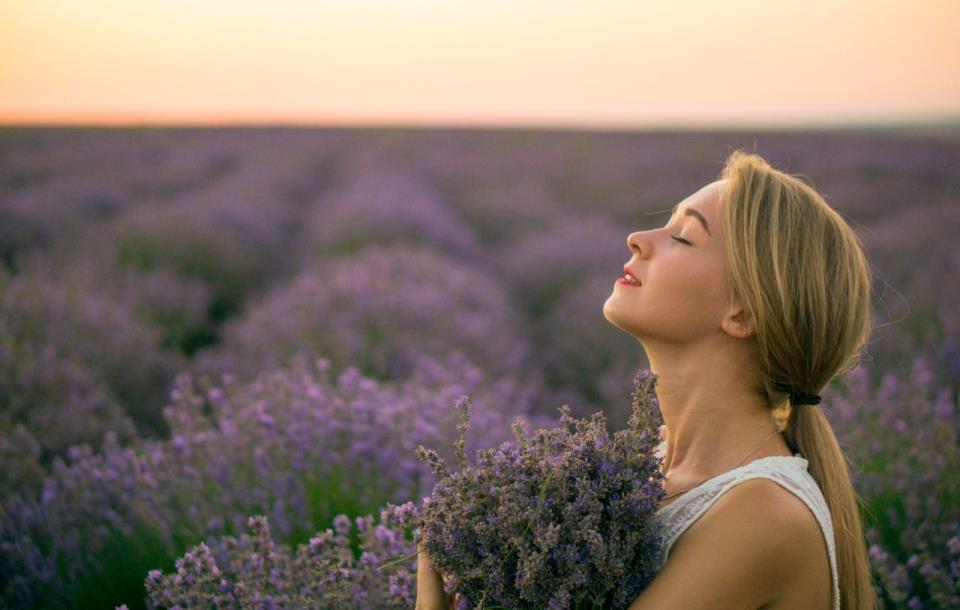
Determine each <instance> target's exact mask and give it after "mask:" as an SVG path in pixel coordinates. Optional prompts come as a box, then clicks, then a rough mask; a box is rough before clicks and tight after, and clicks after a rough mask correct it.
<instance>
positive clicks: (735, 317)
mask: <svg viewBox="0 0 960 610" xmlns="http://www.w3.org/2000/svg"><path fill="white" fill-rule="evenodd" d="M720 327H721V328H723V330H724V332H726V333H727V334H728V335H731V336H733V337H736V338H738V339H746V338H748V337H750V336H752V335H753V333H754V332H755V330H756V328H755V325H754V321H753V316H752V315H750V312H748V311H747V310H746V309H744V308H743V307H742V306H741V305H739V304H734V305H731V306H730V309H729V310H728V311H727V314H726V315H725V316H723V320H721V322H720Z"/></svg>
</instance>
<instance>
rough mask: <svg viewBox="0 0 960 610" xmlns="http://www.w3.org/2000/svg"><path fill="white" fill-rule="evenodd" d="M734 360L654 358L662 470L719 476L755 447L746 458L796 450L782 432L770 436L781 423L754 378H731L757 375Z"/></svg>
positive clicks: (749, 459) (684, 473) (750, 459)
mask: <svg viewBox="0 0 960 610" xmlns="http://www.w3.org/2000/svg"><path fill="white" fill-rule="evenodd" d="M733 361H735V359H726V360H725V359H717V361H712V362H710V363H704V362H703V361H702V360H699V361H697V360H688V361H687V366H684V360H682V359H678V358H676V357H673V358H670V359H669V360H663V362H669V363H670V365H669V366H659V362H654V360H653V359H651V370H652V371H653V372H654V374H656V375H657V385H656V394H657V400H658V402H659V405H660V411H661V413H662V414H663V419H664V423H665V424H666V427H667V431H666V433H667V434H666V438H667V441H666V452H665V454H664V462H663V472H664V474H666V475H667V476H668V477H669V476H670V475H671V474H682V476H684V477H694V478H695V477H712V476H716V475H718V474H721V473H723V472H725V471H727V470H729V469H731V468H733V467H735V466H736V465H737V462H738V461H740V460H742V459H743V458H744V457H745V454H747V453H748V452H749V451H751V450H753V449H756V451H754V452H753V453H752V454H750V455H749V456H747V457H746V460H745V461H744V463H748V462H750V461H753V460H754V459H758V458H761V457H766V456H770V455H792V454H791V452H790V450H789V448H788V447H787V444H786V441H785V440H784V439H783V436H782V435H780V434H775V435H773V437H772V438H768V437H769V436H770V433H771V432H773V431H774V430H776V429H777V424H776V420H775V419H774V417H773V413H772V411H771V410H770V408H769V406H768V405H767V404H766V401H765V399H764V398H763V397H762V396H761V395H759V393H758V392H756V391H755V390H754V389H753V387H754V386H753V385H752V383H751V382H746V383H745V382H743V381H740V382H731V381H730V380H744V379H747V380H750V379H752V378H753V377H752V376H751V375H748V374H747V373H748V371H744V370H737V369H736V368H735V367H734V366H733V364H732V362H733ZM654 367H655V368H654ZM694 371H695V373H694ZM764 439H766V440H764ZM761 443H762V446H759V447H758V445H761Z"/></svg>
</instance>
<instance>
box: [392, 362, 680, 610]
mask: <svg viewBox="0 0 960 610" xmlns="http://www.w3.org/2000/svg"><path fill="white" fill-rule="evenodd" d="M654 383H655V377H654V376H652V375H649V374H647V373H644V372H643V371H641V372H639V373H638V374H637V376H636V377H635V387H636V388H637V391H636V393H635V395H634V410H633V413H632V415H631V418H630V422H629V428H628V429H625V430H621V431H618V432H617V433H615V434H614V435H613V437H612V438H611V437H610V436H609V435H608V434H607V430H606V427H605V418H604V416H603V413H601V412H598V413H595V414H594V415H593V417H592V418H591V419H590V420H589V421H588V420H586V419H582V420H577V419H574V418H572V417H570V416H569V407H568V406H567V405H563V406H561V407H560V412H561V417H560V424H561V426H560V427H559V428H553V429H538V430H536V431H535V432H534V433H532V434H531V433H529V432H528V431H527V429H526V426H525V425H524V423H523V422H522V421H518V422H515V423H514V425H513V432H514V436H515V438H516V444H511V443H503V444H501V445H500V446H499V447H498V448H496V449H484V450H481V451H479V452H477V464H476V465H475V466H471V465H469V464H468V462H467V458H466V455H465V453H464V452H463V450H462V448H463V443H464V438H465V434H466V429H467V422H468V421H469V416H470V405H469V402H468V400H467V399H466V397H464V398H463V399H462V400H461V401H460V402H459V403H458V409H459V410H460V412H461V425H460V426H458V430H459V432H460V436H459V438H458V441H457V443H456V448H457V463H458V465H459V471H458V472H456V473H451V472H450V471H449V470H448V467H447V465H446V463H445V462H444V460H443V459H442V458H441V457H440V456H439V455H437V453H436V452H435V451H433V450H430V449H426V448H424V447H423V446H422V445H421V446H420V447H418V449H417V456H418V457H419V458H420V459H421V460H422V461H424V462H426V463H428V464H429V465H430V466H431V468H432V469H433V471H434V473H435V474H436V475H437V476H438V477H439V478H440V480H439V482H438V483H437V484H436V486H435V487H434V488H433V492H432V493H431V494H430V496H428V497H426V498H424V500H423V505H422V507H419V508H418V507H416V506H414V505H412V503H407V504H403V505H400V506H397V505H388V506H387V508H386V509H385V511H384V516H385V519H386V520H388V521H389V522H391V523H396V524H398V525H399V526H402V527H407V528H419V529H420V530H421V531H422V533H421V540H422V541H423V543H424V545H425V548H426V550H427V552H428V553H429V555H430V558H431V562H432V563H433V564H434V566H435V567H436V569H437V570H439V571H440V573H441V574H443V575H444V576H445V578H446V580H445V583H444V589H445V590H446V592H447V593H448V594H454V593H457V594H459V595H460V596H461V597H462V599H463V600H465V604H466V605H468V607H476V608H493V607H508V608H536V609H541V608H551V609H552V608H556V609H562V608H626V607H628V606H629V605H630V604H631V603H632V602H633V601H634V600H635V599H636V597H637V596H638V595H639V594H640V593H641V592H642V591H643V590H644V588H645V587H646V586H647V585H648V584H649V583H650V581H651V580H653V577H654V576H655V574H656V569H657V567H656V566H657V559H656V558H657V554H658V552H659V550H660V548H661V546H662V539H661V537H660V532H659V525H658V522H657V520H656V514H655V513H656V509H657V505H658V503H659V501H660V499H661V498H662V497H663V493H664V492H663V486H662V475H661V474H660V469H659V468H660V461H659V458H657V457H655V456H654V455H653V450H654V448H655V446H656V443H657V442H658V432H659V423H658V419H659V413H658V411H657V410H656V408H655V407H654V406H653V403H652V400H651V392H652V390H653V387H654Z"/></svg>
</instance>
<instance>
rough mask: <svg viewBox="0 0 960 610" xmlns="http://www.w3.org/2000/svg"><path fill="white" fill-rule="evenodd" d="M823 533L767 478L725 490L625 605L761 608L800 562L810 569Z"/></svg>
mask: <svg viewBox="0 0 960 610" xmlns="http://www.w3.org/2000/svg"><path fill="white" fill-rule="evenodd" d="M822 545H823V543H822V534H821V533H820V526H819V524H818V522H817V520H816V517H815V516H814V515H813V513H812V512H810V510H809V508H807V505H806V504H805V503H804V502H803V501H802V500H801V499H800V498H798V497H797V496H796V495H794V494H793V493H791V492H790V491H789V490H787V489H784V488H783V487H781V486H780V485H778V484H777V483H775V482H774V481H771V480H769V479H762V478H759V479H749V480H747V481H744V482H743V483H739V484H737V485H736V486H734V487H733V488H731V489H729V490H728V491H727V492H725V493H724V494H723V495H722V496H720V498H719V499H718V500H717V501H716V502H715V503H714V504H713V506H711V507H710V509H709V510H707V511H706V512H705V513H704V514H703V516H701V517H700V518H699V519H697V521H696V522H694V524H693V525H691V526H690V528H689V529H687V531H685V532H684V533H683V534H682V535H681V536H680V537H679V538H678V539H677V541H676V542H675V543H674V545H673V547H672V548H671V550H670V556H669V560H668V561H667V563H666V565H665V566H664V567H663V569H662V570H661V571H660V573H659V574H658V575H657V577H656V578H655V579H654V580H653V582H652V583H651V584H650V585H649V586H648V587H647V589H646V590H645V591H644V592H643V594H642V595H641V596H640V597H638V598H637V600H636V601H635V602H634V604H633V605H631V606H630V609H629V610H645V609H652V608H658V609H659V608H761V607H763V606H766V605H770V604H774V603H778V602H780V601H781V599H782V596H783V595H784V592H785V591H789V590H790V589H791V587H792V585H794V584H795V583H798V579H802V578H804V574H805V572H804V570H802V569H798V568H799V567H800V566H802V565H809V566H811V569H815V568H814V566H815V563H816V561H817V560H818V559H819V557H820V556H819V555H818V553H820V552H822Z"/></svg>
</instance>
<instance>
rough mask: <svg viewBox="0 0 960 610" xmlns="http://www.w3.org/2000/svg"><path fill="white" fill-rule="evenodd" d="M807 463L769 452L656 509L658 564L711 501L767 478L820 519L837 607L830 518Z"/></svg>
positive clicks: (661, 449)
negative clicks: (746, 483)
mask: <svg viewBox="0 0 960 610" xmlns="http://www.w3.org/2000/svg"><path fill="white" fill-rule="evenodd" d="M665 451H666V441H663V442H661V443H660V445H659V446H658V447H657V451H656V455H658V456H660V457H661V458H662V457H663V456H664V452H665ZM808 463H809V462H807V460H806V459H804V458H803V457H801V456H800V454H799V453H795V454H794V455H793V457H789V456H785V455H772V456H768V457H765V458H760V459H758V460H754V461H752V462H750V463H748V464H744V465H743V466H739V467H737V468H734V469H733V470H728V471H727V472H724V473H722V474H720V475H717V476H715V477H713V478H711V479H707V480H706V481H704V482H703V483H701V484H700V485H698V486H697V487H694V488H693V489H691V490H689V491H687V492H685V493H683V494H681V495H680V496H679V497H678V498H677V499H676V500H674V501H673V502H671V503H669V504H667V505H666V506H664V507H663V508H661V509H660V510H658V511H657V518H658V519H659V520H660V522H661V525H662V528H663V529H662V530H661V531H663V533H664V541H663V542H664V544H663V550H662V553H661V555H660V563H659V566H658V568H662V567H663V566H664V565H665V564H666V563H667V557H668V556H669V555H670V549H671V547H673V543H674V542H676V540H677V538H678V537H679V536H680V534H682V533H683V532H685V531H686V529H687V528H688V527H690V526H691V525H693V523H694V522H695V521H696V520H697V519H699V518H700V515H702V514H703V513H705V512H706V511H707V509H708V508H710V507H711V506H713V503H714V502H716V501H717V500H718V499H719V498H720V496H721V495H723V494H724V493H725V492H726V491H728V490H729V489H731V488H732V487H734V486H735V485H737V484H739V483H742V482H744V481H746V480H748V479H770V480H771V481H774V482H775V483H778V484H779V485H780V486H781V487H783V488H785V489H787V490H788V491H791V492H793V494H794V495H796V496H797V497H798V498H800V499H801V500H803V502H804V504H806V505H807V506H808V507H809V508H810V510H811V512H813V514H814V516H815V517H816V518H817V521H818V522H819V523H820V529H821V531H823V538H824V540H825V541H826V543H827V553H828V555H829V556H830V573H831V574H832V576H833V578H832V581H833V610H840V587H839V585H838V580H837V554H836V547H835V546H834V540H833V521H832V519H831V518H830V509H829V508H827V502H826V500H825V499H824V497H823V493H822V492H821V491H820V487H819V486H818V485H817V482H816V481H815V480H814V478H813V476H811V475H810V473H809V472H807V465H808Z"/></svg>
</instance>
